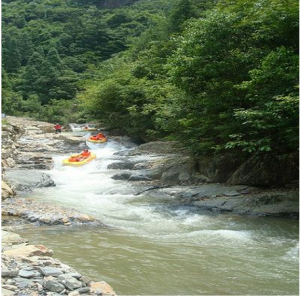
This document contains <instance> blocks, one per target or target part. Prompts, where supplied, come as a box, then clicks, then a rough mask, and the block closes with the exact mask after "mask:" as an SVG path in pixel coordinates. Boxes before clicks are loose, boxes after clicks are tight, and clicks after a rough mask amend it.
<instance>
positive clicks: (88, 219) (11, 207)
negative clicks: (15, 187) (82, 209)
mask: <svg viewBox="0 0 300 297" xmlns="http://www.w3.org/2000/svg"><path fill="white" fill-rule="evenodd" d="M2 216H17V217H20V218H22V219H25V220H28V221H29V222H32V223H36V224H38V225H65V226H74V225H82V224H90V225H96V226H103V227H104V226H106V225H104V224H103V223H102V222H101V221H99V220H97V219H95V218H93V217H92V216H89V215H87V214H82V213H79V212H77V211H76V210H73V209H69V208H68V209H67V208H63V207H60V206H57V205H50V204H46V203H41V202H38V201H36V200H34V199H29V198H7V199H6V200H5V201H3V202H2Z"/></svg>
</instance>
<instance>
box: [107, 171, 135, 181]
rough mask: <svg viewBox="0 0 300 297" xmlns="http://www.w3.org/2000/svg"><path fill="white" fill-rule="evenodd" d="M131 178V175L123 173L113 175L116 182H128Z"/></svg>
mask: <svg viewBox="0 0 300 297" xmlns="http://www.w3.org/2000/svg"><path fill="white" fill-rule="evenodd" d="M130 176H131V173H127V172H123V173H118V174H115V175H113V176H112V177H111V178H112V179H115V180H128V179H129V178H130Z"/></svg>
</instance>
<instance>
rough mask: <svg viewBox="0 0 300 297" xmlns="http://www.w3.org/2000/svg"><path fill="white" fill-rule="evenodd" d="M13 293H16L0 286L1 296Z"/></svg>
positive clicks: (12, 294)
mask: <svg viewBox="0 0 300 297" xmlns="http://www.w3.org/2000/svg"><path fill="white" fill-rule="evenodd" d="M14 295H16V293H15V292H14V291H11V290H7V289H4V288H1V296H14Z"/></svg>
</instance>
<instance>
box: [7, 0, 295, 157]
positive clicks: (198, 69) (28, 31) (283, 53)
mask: <svg viewBox="0 0 300 297" xmlns="http://www.w3.org/2000/svg"><path fill="white" fill-rule="evenodd" d="M100 2H101V1H100V0H99V1H83V0H82V1H75V0H74V1H72V0H67V1H63V0H48V1H45V0H35V1H26V0H16V1H12V0H10V1H9V0H6V1H3V3H2V6H3V8H2V21H3V31H2V39H3V50H2V52H3V66H2V96H3V103H2V110H3V112H6V113H8V114H14V115H24V114H26V115H29V116H32V117H35V118H37V119H42V120H47V121H51V122H55V121H60V122H63V123H67V122H68V121H72V122H74V121H78V122H80V121H85V120H99V121H104V122H105V124H106V125H107V126H108V127H110V128H113V129H117V130H118V131H120V132H122V133H124V134H128V135H130V136H133V137H135V138H136V139H137V140H142V141H149V140H155V139H161V138H165V139H175V140H181V141H182V142H184V143H185V144H186V146H187V147H188V148H189V149H190V150H191V151H192V152H193V154H195V155H202V154H207V153H208V154H211V153H218V152H223V151H227V150H231V151H234V152H237V153H238V154H240V155H247V154H275V155H283V154H286V153H290V152H295V151H297V150H298V113H299V109H298V84H299V82H298V64H299V60H298V57H299V54H298V36H299V34H298V33H299V32H298V26H299V23H298V1H295V0H285V1H281V0H249V1H241V0H234V1H217V0H215V1H213V0H202V1H200V0H173V1H171V0H148V1H146V0H144V1H137V2H136V3H135V4H132V5H130V6H121V7H119V8H115V9H103V8H101V5H98V4H99V3H100ZM119 2H121V1H119Z"/></svg>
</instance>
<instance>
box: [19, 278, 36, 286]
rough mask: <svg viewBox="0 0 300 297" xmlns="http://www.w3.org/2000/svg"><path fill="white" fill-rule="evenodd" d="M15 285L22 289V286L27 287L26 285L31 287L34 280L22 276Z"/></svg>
mask: <svg viewBox="0 0 300 297" xmlns="http://www.w3.org/2000/svg"><path fill="white" fill-rule="evenodd" d="M16 286H17V287H18V288H19V289H24V288H27V287H32V286H34V282H33V281H32V280H30V279H25V278H23V279H22V280H20V281H18V282H17V283H16Z"/></svg>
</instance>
